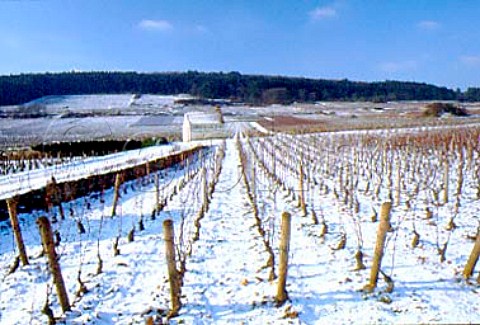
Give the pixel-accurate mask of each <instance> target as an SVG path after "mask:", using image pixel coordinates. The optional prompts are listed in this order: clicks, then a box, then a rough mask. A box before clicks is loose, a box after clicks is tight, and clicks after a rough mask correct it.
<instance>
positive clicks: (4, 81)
mask: <svg viewBox="0 0 480 325" xmlns="http://www.w3.org/2000/svg"><path fill="white" fill-rule="evenodd" d="M477 90H478V89H476V88H472V89H468V90H467V91H466V92H465V93H462V92H460V91H459V90H457V91H454V90H452V89H448V88H445V87H438V86H435V85H429V84H426V83H418V82H401V81H382V82H358V81H350V80H347V79H342V80H326V79H308V78H298V77H282V76H264V75H243V74H240V73H238V72H230V73H222V72H218V73H217V72H212V73H203V72H195V71H188V72H164V73H137V72H64V73H41V74H20V75H10V76H0V106H1V105H19V104H23V103H26V102H29V101H32V100H34V99H37V98H40V97H44V96H49V95H75V94H122V93H130V94H162V95H174V94H191V95H194V96H199V97H203V98H223V99H230V100H233V101H239V102H245V103H254V104H273V103H280V104H286V103H291V102H294V101H296V102H314V101H330V100H342V101H343V100H353V101H356V100H358V101H376V102H382V101H394V100H461V99H466V100H471V101H473V100H479V99H480V98H479V95H480V92H478V91H477Z"/></svg>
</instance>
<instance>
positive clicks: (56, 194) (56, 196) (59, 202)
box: [50, 176, 65, 220]
mask: <svg viewBox="0 0 480 325" xmlns="http://www.w3.org/2000/svg"><path fill="white" fill-rule="evenodd" d="M50 186H51V189H52V194H53V200H54V203H55V204H57V205H58V211H59V212H60V218H61V219H62V220H65V213H64V212H63V207H62V197H61V195H60V193H59V189H58V186H57V180H56V179H55V177H53V176H52V180H51V183H50Z"/></svg>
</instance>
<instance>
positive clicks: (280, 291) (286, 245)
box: [275, 212, 292, 307]
mask: <svg viewBox="0 0 480 325" xmlns="http://www.w3.org/2000/svg"><path fill="white" fill-rule="evenodd" d="M291 220H292V216H291V214H290V213H288V212H283V213H282V230H281V239H280V256H279V267H278V272H279V275H278V287H277V296H276V298H275V301H276V303H277V307H278V306H282V305H283V304H284V303H285V301H287V299H288V293H287V290H286V285H287V271H288V252H289V250H290V234H291Z"/></svg>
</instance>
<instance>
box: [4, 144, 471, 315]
mask: <svg viewBox="0 0 480 325" xmlns="http://www.w3.org/2000/svg"><path fill="white" fill-rule="evenodd" d="M322 137H326V138H328V137H330V138H328V139H327V140H328V141H332V142H334V141H333V140H335V138H334V136H333V135H322V136H318V137H317V138H318V139H317V140H318V141H322V140H321V139H322ZM299 139H300V140H299V141H297V140H295V138H293V137H290V136H287V135H282V136H279V137H276V138H270V139H254V140H253V141H252V142H251V143H250V144H249V142H248V140H247V139H243V140H241V141H242V147H243V150H244V152H245V153H246V156H247V163H246V165H245V166H243V167H244V168H246V172H247V173H248V175H249V176H248V177H247V179H249V181H250V182H254V185H255V186H253V192H254V193H253V194H252V193H251V195H253V197H254V198H255V202H256V205H257V209H258V218H259V219H260V220H261V227H262V229H263V231H260V229H259V226H258V220H257V219H255V213H254V207H253V205H252V202H251V201H250V199H249V195H248V188H247V186H246V183H245V181H244V179H243V178H242V162H241V160H240V155H239V151H238V150H237V147H236V146H237V143H236V140H234V139H231V140H227V141H226V147H225V158H224V160H223V164H222V169H221V173H220V176H219V179H218V183H217V184H216V186H215V189H214V191H213V195H212V196H211V199H210V205H209V209H208V211H207V213H206V214H205V216H204V217H203V219H201V220H196V219H195V218H196V216H197V214H198V211H199V210H200V207H201V205H202V188H203V186H202V184H203V181H202V173H201V172H200V171H201V169H202V168H205V169H206V171H207V172H206V175H207V183H208V184H211V183H212V182H213V181H214V176H213V171H214V166H215V163H214V161H215V157H216V156H217V154H218V152H219V150H220V148H221V147H222V144H221V143H219V142H211V144H212V150H211V151H208V152H206V153H204V154H202V155H201V157H200V156H198V157H197V159H195V160H194V161H192V162H190V163H189V164H183V166H182V165H179V166H174V167H172V168H170V169H168V170H165V171H161V172H159V179H160V189H161V190H160V196H161V198H162V200H163V199H166V202H167V205H166V207H165V209H164V210H162V212H160V213H159V214H158V215H156V216H155V218H152V211H153V209H154V207H155V200H156V199H155V197H156V191H155V185H154V182H153V175H151V176H150V178H149V179H148V180H136V181H132V182H129V183H126V184H123V185H122V189H121V193H122V196H121V198H120V201H119V207H118V209H117V211H118V213H117V216H116V217H113V218H112V217H110V214H111V206H112V200H113V193H112V190H109V191H106V192H105V193H103V195H92V196H90V197H86V198H80V199H77V200H75V201H73V202H69V203H64V210H65V211H67V212H68V211H70V214H71V215H70V216H68V217H67V219H66V220H59V221H58V223H55V224H54V225H53V227H54V230H56V231H58V232H59V234H60V236H61V241H60V243H59V245H58V247H57V251H58V252H59V255H60V257H61V258H60V264H61V266H62V272H63V275H64V277H65V282H66V285H67V291H68V293H69V298H70V301H71V302H72V304H73V306H72V311H71V312H68V313H67V314H66V315H63V316H62V315H61V310H60V306H59V303H58V300H57V298H56V293H55V290H54V288H53V289H52V281H51V278H50V276H49V273H48V268H47V262H46V259H45V258H44V257H41V256H40V252H41V245H40V239H39V235H38V230H37V227H36V225H35V218H37V217H38V216H40V215H44V214H45V212H43V211H36V212H33V213H31V214H23V215H20V219H21V228H22V231H23V234H24V238H25V240H26V244H27V251H28V253H29V256H30V262H31V263H30V265H28V266H23V267H22V266H21V267H20V268H19V269H18V270H17V271H15V272H14V273H12V274H7V273H8V269H9V266H10V265H11V264H12V263H13V260H14V256H15V254H16V253H15V245H14V240H13V235H12V233H11V230H10V227H9V226H8V224H7V223H6V222H5V223H3V224H2V225H1V227H0V229H1V230H0V254H1V255H0V261H1V263H2V264H1V265H2V268H1V270H0V272H1V273H0V276H1V278H2V281H1V283H0V323H2V324H24V323H31V324H43V323H45V322H46V320H47V318H46V316H44V315H43V314H42V313H41V310H42V308H43V306H44V304H45V301H46V299H47V296H48V297H49V303H50V306H51V308H52V310H53V312H54V313H55V315H56V316H59V317H61V320H62V321H64V322H66V323H69V324H132V323H134V324H143V323H145V319H146V318H147V317H148V316H155V317H160V316H163V317H164V316H165V315H166V311H167V310H168V308H169V300H170V296H169V285H168V281H167V278H168V277H167V267H166V264H165V253H164V249H165V248H164V244H165V243H164V240H163V230H162V222H163V221H164V220H165V219H167V218H170V219H172V220H173V221H174V223H175V233H176V236H177V243H178V242H181V243H182V245H181V246H180V248H179V252H185V251H186V250H188V249H191V255H189V256H186V264H185V266H186V272H185V276H184V279H183V286H182V304H183V306H182V308H181V309H180V312H179V315H178V316H177V317H175V318H173V319H171V320H170V321H171V322H172V323H174V324H175V323H187V324H232V323H234V324H235V323H243V324H282V323H285V324H288V323H293V324H327V323H328V324H330V323H342V324H346V323H362V324H366V323H368V324H370V323H382V324H383V323H479V322H480V307H479V302H480V288H479V287H478V285H476V284H473V283H467V282H465V281H464V280H463V279H462V277H461V271H462V269H463V267H464V265H465V263H466V260H467V257H468V255H469V253H470V251H471V249H472V247H473V241H471V240H470V239H468V238H466V235H474V234H475V232H476V229H477V225H478V217H477V216H478V213H479V212H480V201H478V200H471V201H469V203H468V204H467V203H466V202H463V201H462V205H461V206H460V207H459V210H458V214H457V215H456V217H455V223H456V226H457V228H456V229H455V230H453V231H450V232H446V231H445V229H444V226H445V224H446V223H447V222H448V217H449V214H451V213H452V210H451V208H452V205H447V206H443V207H436V208H434V213H435V216H434V218H433V219H432V220H425V219H424V217H423V214H422V213H424V208H425V203H422V202H423V201H422V200H423V199H422V200H420V199H418V202H417V201H415V200H413V201H412V202H413V203H412V207H413V208H412V209H411V210H406V209H405V207H404V204H405V202H404V201H402V205H400V206H395V207H394V208H393V210H392V226H393V228H394V232H392V233H389V234H388V237H387V246H386V250H385V256H384V260H383V264H382V265H383V266H382V270H383V271H384V272H385V273H386V274H387V275H388V276H390V277H391V278H392V280H393V282H394V284H395V287H394V289H393V292H388V290H387V284H386V283H385V282H384V281H383V278H382V277H380V280H379V284H378V288H377V289H376V290H375V291H374V292H373V293H365V292H363V291H362V290H361V289H362V288H363V287H364V286H365V285H366V284H367V283H368V280H369V276H370V266H371V262H372V256H373V250H374V247H375V238H376V231H377V228H378V222H372V220H371V213H372V210H371V209H372V208H375V209H378V207H379V202H378V201H375V200H370V201H369V199H368V197H367V195H366V193H362V194H359V195H358V200H359V201H360V208H359V213H358V214H355V215H354V216H352V213H351V210H350V209H349V208H348V207H346V206H345V205H344V204H343V203H342V202H341V201H342V197H341V193H340V199H336V198H335V195H337V196H338V195H339V193H336V192H335V190H334V189H335V187H336V185H335V184H336V183H335V182H336V181H337V179H338V177H339V176H338V171H333V170H332V171H330V174H328V173H325V171H324V170H323V166H320V165H318V164H317V163H318V162H316V161H312V170H314V171H316V172H318V173H319V175H320V174H321V175H322V177H324V179H323V180H320V179H319V182H313V181H312V180H313V179H314V178H315V177H316V176H315V174H314V175H307V180H308V181H306V184H305V186H306V197H307V205H308V212H309V213H308V215H307V216H306V217H304V216H302V213H301V209H300V208H299V207H298V205H297V200H298V195H296V194H295V192H294V191H293V192H292V191H291V190H289V189H288V186H296V184H297V182H298V179H297V178H296V176H295V173H294V172H292V171H289V170H288V169H287V165H282V164H281V163H280V161H282V163H285V164H287V163H289V161H290V160H291V159H293V157H294V154H298V153H299V152H300V151H305V156H307V153H306V141H307V140H308V139H310V138H309V137H306V139H303V138H299ZM317 140H316V141H317ZM327 140H325V141H327ZM282 142H288V143H289V144H291V145H292V147H294V148H295V150H293V149H289V148H286V149H284V150H285V151H278V152H275V150H274V149H275V148H274V147H273V146H274V145H275V144H281V143H282ZM289 150H290V151H291V152H290V153H288V151H289ZM313 150H314V148H313V149H312V152H313ZM339 150H340V149H339ZM254 152H256V155H257V156H255V154H254ZM270 154H275V155H278V157H277V160H276V161H273V160H271V158H272V156H270ZM323 154H325V155H326V154H327V153H323ZM255 157H256V158H255ZM474 157H475V158H476V159H478V158H479V157H478V155H477V156H474ZM258 159H264V162H265V166H266V167H262V166H261V164H260V163H259V160H258ZM322 159H324V158H322ZM330 159H332V161H333V159H338V157H335V156H333V155H332V154H330ZM305 161H307V160H306V158H305ZM473 164H478V161H474V162H473ZM470 167H472V166H470ZM474 167H475V166H473V167H472V168H474ZM265 168H267V169H269V168H272V170H273V169H276V172H277V176H281V177H283V178H284V180H285V181H286V182H285V183H286V186H285V187H282V186H278V185H277V184H275V182H274V180H273V179H272V177H271V175H269V174H268V173H267V172H266V169H265ZM465 168H467V167H465ZM335 173H337V174H335ZM452 175H453V172H452ZM469 175H470V174H468V173H466V174H465V185H464V188H465V191H466V194H465V196H466V197H471V196H472V195H471V193H470V191H471V190H472V189H473V187H474V184H473V183H472V181H473V180H472V179H470V178H469V177H470V176H469ZM311 177H312V178H311ZM454 182H455V179H453V176H452V184H453V185H452V186H451V187H450V190H451V191H454V190H455V188H454V187H455V186H454V185H455V183H454ZM381 184H384V183H381ZM359 186H364V183H362V182H360V185H359ZM405 186H407V187H408V185H405ZM326 187H329V188H330V190H329V191H326V190H325V188H326ZM250 188H252V183H250ZM251 191H252V190H251ZM380 197H381V198H383V196H382V193H380ZM451 197H453V195H452V196H451ZM452 204H453V202H452ZM283 211H288V212H290V213H291V214H292V236H291V238H292V239H291V243H290V254H289V258H290V261H289V269H288V278H287V291H288V294H289V301H287V303H286V304H285V305H283V306H280V307H276V306H275V303H274V297H275V293H276V289H277V288H276V285H277V283H276V280H273V281H270V280H269V276H270V274H271V272H272V271H273V272H274V273H276V274H277V275H278V268H277V265H276V264H277V263H278V245H279V232H280V228H281V225H280V220H281V219H280V215H281V213H282V212H283ZM312 211H315V212H316V215H317V216H318V219H319V220H320V224H317V225H315V224H313V222H312V218H311V212H312ZM68 214H69V213H67V215H68ZM141 220H142V223H143V225H144V227H145V229H144V230H140V228H141V226H140V221H141ZM182 220H183V226H182ZM196 221H198V222H199V224H200V228H199V238H198V240H193V237H194V235H193V234H194V233H195V231H196V230H198V229H196V226H195V224H196V223H197V222H196ZM322 221H324V222H325V224H326V225H328V232H326V233H325V234H323V235H322V229H323V227H324V225H323V224H322ZM413 222H414V223H415V226H416V228H415V229H416V231H417V232H418V233H420V234H421V238H420V244H419V245H418V246H417V247H416V248H412V247H411V241H412V232H411V231H412V223H413ZM78 223H81V224H82V225H83V226H84V227H85V229H86V232H85V233H84V234H80V233H79V232H78ZM359 225H360V229H361V231H360V232H359V228H358V227H359ZM132 229H135V238H134V241H129V240H127V235H128V233H129V232H130V231H131V230H132ZM447 234H450V235H449V236H450V237H449V245H448V250H447V252H446V255H445V257H446V259H445V261H443V262H441V261H440V258H439V255H438V252H437V247H436V243H438V242H440V243H443V242H444V241H445V238H446V237H445V236H446V235H447ZM342 235H346V239H347V240H346V243H345V247H344V248H343V249H337V248H338V247H337V246H338V243H339V241H340V240H341V237H342ZM116 238H119V245H118V248H119V249H120V255H118V256H114V254H113V248H112V246H113V245H114V242H115V240H116ZM359 240H361V243H359ZM267 243H268V245H270V246H271V248H272V249H273V252H274V255H275V264H274V266H275V268H274V269H273V270H272V268H271V266H269V265H268V259H269V255H268V253H267V249H266V245H267ZM359 245H361V247H362V251H363V253H364V256H365V258H364V262H365V264H366V266H367V269H364V270H355V266H356V263H355V258H354V255H355V253H356V252H357V250H358V248H359ZM97 255H100V256H101V259H102V261H103V269H102V272H99V273H98V272H97V268H98V258H97ZM79 272H80V278H81V280H82V281H83V282H84V283H85V285H86V288H87V290H88V291H87V292H86V293H84V294H82V295H79V297H77V298H75V293H76V292H77V290H78V282H77V280H76V279H77V276H78V275H79ZM477 272H478V271H476V272H475V274H474V276H475V277H476V276H477ZM97 273H98V274H97ZM49 290H50V291H51V292H49Z"/></svg>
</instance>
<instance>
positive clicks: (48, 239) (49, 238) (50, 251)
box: [37, 217, 70, 312]
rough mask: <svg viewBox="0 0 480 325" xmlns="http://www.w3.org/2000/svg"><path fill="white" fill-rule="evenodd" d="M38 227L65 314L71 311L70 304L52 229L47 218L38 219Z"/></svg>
mask: <svg viewBox="0 0 480 325" xmlns="http://www.w3.org/2000/svg"><path fill="white" fill-rule="evenodd" d="M37 225H38V228H39V230H40V235H41V237H42V245H43V250H44V251H45V253H46V254H47V257H48V265H49V267H50V271H51V272H52V276H53V283H54V284H55V286H56V289H57V295H58V300H59V302H60V306H61V307H62V311H63V312H67V311H69V310H70V303H69V301H68V295H67V291H66V289H65V282H64V281H63V277H62V271H61V269H60V264H59V263H58V256H57V253H56V252H55V245H54V241H53V234H52V228H51V226H50V221H48V218H47V217H40V218H38V219H37Z"/></svg>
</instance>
